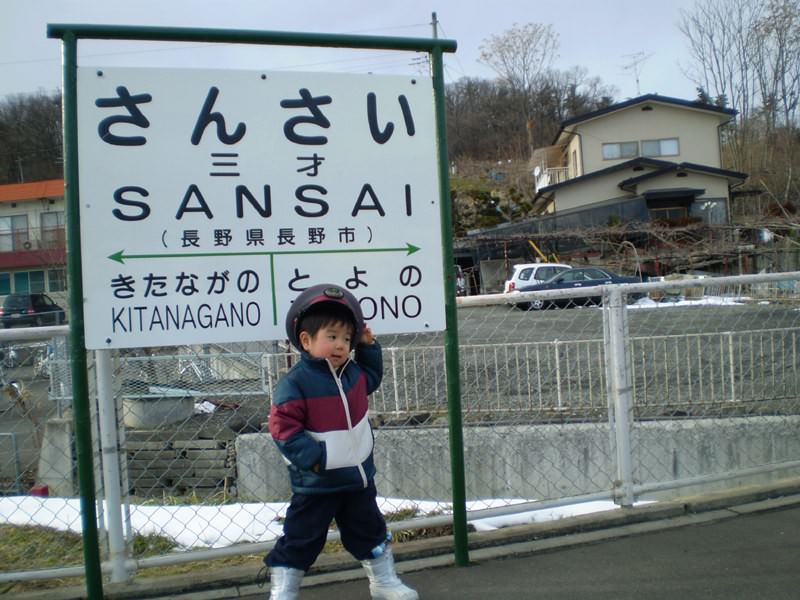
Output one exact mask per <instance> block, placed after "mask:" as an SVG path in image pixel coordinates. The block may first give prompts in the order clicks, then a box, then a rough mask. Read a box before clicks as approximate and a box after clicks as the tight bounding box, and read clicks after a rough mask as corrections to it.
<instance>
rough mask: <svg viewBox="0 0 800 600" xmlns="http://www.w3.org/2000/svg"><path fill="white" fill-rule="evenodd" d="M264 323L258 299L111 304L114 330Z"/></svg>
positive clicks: (171, 328)
mask: <svg viewBox="0 0 800 600" xmlns="http://www.w3.org/2000/svg"><path fill="white" fill-rule="evenodd" d="M260 322H261V307H260V306H259V305H258V303H257V302H228V303H218V304H199V305H191V304H172V305H162V306H158V305H156V306H124V307H111V326H112V329H113V332H114V333H138V332H144V331H182V330H187V329H215V328H235V327H254V326H256V325H258V324H259V323H260Z"/></svg>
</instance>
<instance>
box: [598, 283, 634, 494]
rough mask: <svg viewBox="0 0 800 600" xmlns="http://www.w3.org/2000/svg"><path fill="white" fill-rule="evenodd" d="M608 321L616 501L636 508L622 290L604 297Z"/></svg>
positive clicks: (611, 289)
mask: <svg viewBox="0 0 800 600" xmlns="http://www.w3.org/2000/svg"><path fill="white" fill-rule="evenodd" d="M603 297H604V305H606V306H607V310H606V311H604V315H606V316H607V318H608V330H607V331H608V339H607V340H606V356H607V361H606V365H607V369H608V380H609V389H610V392H611V399H612V400H613V402H614V439H615V441H616V444H615V445H616V449H617V480H616V481H615V482H614V487H615V488H616V492H617V493H616V494H615V500H616V501H617V502H619V504H620V505H622V506H633V501H634V495H633V461H632V458H631V416H632V414H631V413H632V408H631V378H630V370H629V369H628V358H627V352H626V350H627V348H626V346H625V339H626V334H627V331H628V326H627V316H628V313H627V309H626V307H625V303H624V302H623V301H622V298H623V296H622V290H620V289H619V287H618V286H609V287H607V288H606V291H605V292H604V294H603Z"/></svg>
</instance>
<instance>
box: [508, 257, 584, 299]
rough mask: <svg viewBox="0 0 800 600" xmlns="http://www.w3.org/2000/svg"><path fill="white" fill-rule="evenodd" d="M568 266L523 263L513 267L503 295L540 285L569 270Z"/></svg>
mask: <svg viewBox="0 0 800 600" xmlns="http://www.w3.org/2000/svg"><path fill="white" fill-rule="evenodd" d="M571 268H572V267H570V266H569V265H564V264H561V263H525V264H521V265H514V272H513V273H512V274H511V279H509V280H508V281H506V284H505V286H504V288H503V293H505V294H507V293H509V292H516V291H519V288H520V286H523V285H533V284H535V283H542V282H545V281H547V280H548V279H550V278H552V277H554V276H556V275H558V274H559V273H561V272H562V271H566V270H567V269H571Z"/></svg>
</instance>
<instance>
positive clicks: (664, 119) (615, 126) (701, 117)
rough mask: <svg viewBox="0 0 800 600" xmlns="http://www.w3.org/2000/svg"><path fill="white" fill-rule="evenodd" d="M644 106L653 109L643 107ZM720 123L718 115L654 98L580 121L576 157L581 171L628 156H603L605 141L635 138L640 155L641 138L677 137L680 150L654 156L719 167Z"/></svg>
mask: <svg viewBox="0 0 800 600" xmlns="http://www.w3.org/2000/svg"><path fill="white" fill-rule="evenodd" d="M643 106H649V107H652V109H653V110H648V111H643V110H642V107H643ZM719 124H720V115H716V114H710V113H705V112H701V111H696V110H691V109H687V108H682V107H675V106H668V105H664V104H657V103H654V102H648V103H646V104H639V105H636V106H632V107H629V108H626V109H623V110H621V111H618V112H615V113H610V114H607V115H603V116H602V117H599V118H596V119H593V120H591V121H587V122H584V123H579V124H578V125H576V126H575V131H576V133H577V137H578V138H579V139H580V145H581V152H580V154H581V155H582V156H581V158H580V159H579V161H582V165H583V174H587V173H592V172H594V171H599V170H601V169H606V168H608V167H611V166H614V165H615V164H619V163H621V162H625V161H626V160H630V159H629V158H626V159H617V160H603V153H602V145H603V144H605V143H615V142H638V143H639V153H640V155H641V150H642V147H641V143H642V140H655V139H665V138H678V144H679V151H680V154H679V155H677V156H664V157H654V158H656V159H660V160H666V161H669V162H691V163H697V164H701V165H705V166H708V167H715V168H721V159H720V150H719V130H718V126H719ZM644 132H646V133H644ZM643 136H645V137H643ZM573 141H574V140H573ZM571 146H572V142H571V143H570V147H571ZM570 161H571V159H570Z"/></svg>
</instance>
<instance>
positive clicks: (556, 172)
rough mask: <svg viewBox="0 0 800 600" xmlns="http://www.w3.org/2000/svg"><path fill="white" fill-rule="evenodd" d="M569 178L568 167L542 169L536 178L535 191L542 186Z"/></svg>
mask: <svg viewBox="0 0 800 600" xmlns="http://www.w3.org/2000/svg"><path fill="white" fill-rule="evenodd" d="M567 179H569V167H551V168H548V169H542V170H541V172H540V173H539V176H538V177H537V178H536V191H537V192H538V191H539V190H540V189H542V188H543V187H547V186H549V185H555V184H557V183H563V182H564V181H566V180H567Z"/></svg>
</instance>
